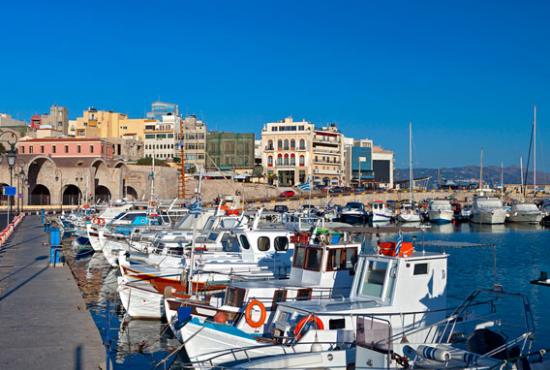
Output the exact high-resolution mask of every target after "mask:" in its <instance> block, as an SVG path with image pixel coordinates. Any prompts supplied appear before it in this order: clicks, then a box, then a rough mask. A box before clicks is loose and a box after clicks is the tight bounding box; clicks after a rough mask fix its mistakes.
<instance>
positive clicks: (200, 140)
mask: <svg viewBox="0 0 550 370" xmlns="http://www.w3.org/2000/svg"><path fill="white" fill-rule="evenodd" d="M206 132H207V128H206V124H205V123H204V122H203V121H201V120H200V119H198V118H197V117H196V116H195V115H189V116H187V117H185V118H184V119H183V143H184V145H185V148H184V154H185V165H186V167H188V168H189V167H191V166H193V167H194V168H195V170H196V171H197V172H200V171H203V170H205V168H206ZM177 156H178V157H179V156H180V155H179V154H178V155H177Z"/></svg>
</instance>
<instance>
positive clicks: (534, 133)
mask: <svg viewBox="0 0 550 370" xmlns="http://www.w3.org/2000/svg"><path fill="white" fill-rule="evenodd" d="M536 188H537V106H536V105H534V106H533V196H535V193H536Z"/></svg>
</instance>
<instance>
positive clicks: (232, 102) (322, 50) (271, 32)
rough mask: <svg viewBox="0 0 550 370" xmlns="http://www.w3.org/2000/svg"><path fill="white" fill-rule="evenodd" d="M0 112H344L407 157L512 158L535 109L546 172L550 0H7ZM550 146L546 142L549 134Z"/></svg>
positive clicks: (439, 161) (314, 116) (211, 121)
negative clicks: (164, 107) (176, 108)
mask: <svg viewBox="0 0 550 370" xmlns="http://www.w3.org/2000/svg"><path fill="white" fill-rule="evenodd" d="M1 13H2V16H1V18H2V22H0V45H1V58H0V86H1V88H0V112H8V113H11V114H13V115H14V116H16V117H19V118H24V119H28V118H29V117H30V115H31V114H33V113H40V112H43V111H46V110H47V109H48V107H49V105H50V104H52V103H57V104H60V105H66V106H67V107H68V108H69V111H70V115H71V116H73V117H74V116H76V115H77V114H79V113H80V112H81V111H82V110H83V109H85V108H86V107H88V106H91V105H93V106H96V107H97V108H100V109H112V110H117V111H122V112H125V113H128V114H129V115H130V116H134V117H138V116H143V115H144V113H145V112H146V111H147V110H148V108H149V104H150V103H151V101H153V100H155V99H157V98H159V97H160V98H161V99H162V100H166V101H171V102H177V103H179V104H180V107H181V109H182V111H183V112H188V113H195V114H197V115H199V116H200V117H202V118H203V119H205V120H206V122H207V123H208V125H209V127H210V128H212V129H218V130H235V131H243V132H245V131H255V132H256V133H259V132H260V130H261V127H262V124H263V123H265V122H267V121H273V120H278V119H281V118H283V117H285V116H288V115H292V116H293V117H294V118H296V119H300V118H306V119H308V120H311V121H314V122H316V123H319V124H323V123H327V122H337V123H338V125H339V127H340V128H341V129H342V130H343V131H344V132H345V133H346V134H348V135H349V136H355V137H369V138H372V139H374V140H375V142H376V143H378V144H380V145H383V146H384V147H387V148H390V149H393V150H395V152H396V155H397V160H396V164H397V166H398V167H405V166H406V165H407V123H408V121H412V122H413V125H414V144H415V149H414V154H415V160H414V162H415V165H416V166H421V167H445V166H454V165H463V164H476V163H478V158H479V149H480V147H482V146H483V147H484V150H485V158H486V163H488V164H499V163H500V162H501V161H503V162H504V163H505V165H509V164H514V165H515V164H517V163H518V162H519V156H520V155H524V157H525V155H526V154H525V153H526V151H527V146H528V140H529V133H530V131H529V130H530V124H531V120H532V105H533V104H537V106H538V111H539V115H538V121H539V127H540V130H539V138H540V140H539V152H538V156H539V165H540V167H544V168H546V169H550V160H546V159H545V157H547V155H546V154H548V153H550V147H549V145H550V143H548V138H549V134H550V121H547V120H546V117H550V114H547V112H548V111H549V110H550V92H549V91H550V90H549V88H550V68H549V67H550V65H549V60H550V58H549V57H550V43H549V42H548V40H549V39H550V38H549V36H550V35H549V33H550V32H549V31H550V25H549V24H550V22H548V19H550V3H548V2H545V1H521V2H517V1H516V2H511V1H378V2H374V1H332V2H323V1H295V0H294V1H292V0H291V1H281V0H277V1H257V0H256V1H195V2H190V1H181V0H180V1H162V0H159V1H155V2H152V1H147V2H145V1H143V2H141V1H116V0H111V1H102V0H94V1H91V0H90V1H66V2H64V1H48V2H46V1H40V2H39V1H36V2H32V1H23V0H22V1H17V2H13V1H11V2H6V3H3V4H2V11H1ZM547 143H548V144H547Z"/></svg>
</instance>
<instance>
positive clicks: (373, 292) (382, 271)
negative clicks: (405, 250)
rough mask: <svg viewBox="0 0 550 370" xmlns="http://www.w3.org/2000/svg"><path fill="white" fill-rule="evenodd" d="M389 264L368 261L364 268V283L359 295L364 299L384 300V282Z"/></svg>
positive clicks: (359, 288)
mask: <svg viewBox="0 0 550 370" xmlns="http://www.w3.org/2000/svg"><path fill="white" fill-rule="evenodd" d="M388 268H389V263H388V262H386V261H367V262H366V263H365V266H364V268H363V276H362V281H361V283H360V284H359V287H358V292H357V293H358V295H360V296H363V297H376V298H382V293H383V291H384V282H385V280H386V272H387V271H388Z"/></svg>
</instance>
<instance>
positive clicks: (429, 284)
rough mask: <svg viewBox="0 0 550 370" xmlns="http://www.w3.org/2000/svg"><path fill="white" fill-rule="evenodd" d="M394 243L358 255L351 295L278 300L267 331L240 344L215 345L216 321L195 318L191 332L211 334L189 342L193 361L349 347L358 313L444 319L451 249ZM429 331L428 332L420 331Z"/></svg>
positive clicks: (399, 323) (397, 319)
mask: <svg viewBox="0 0 550 370" xmlns="http://www.w3.org/2000/svg"><path fill="white" fill-rule="evenodd" d="M393 246H394V249H393V250H392V249H391V248H390V249H389V250H388V249H387V248H385V247H384V248H383V249H382V250H383V253H385V254H375V255H363V256H361V257H360V259H359V262H358V264H357V270H356V271H357V272H356V274H355V278H354V282H353V285H352V289H351V294H350V296H349V297H348V298H344V299H327V300H311V301H305V302H280V303H278V305H277V310H276V312H275V314H274V316H273V320H272V321H271V323H270V324H269V326H268V327H269V328H270V332H269V333H268V334H264V335H261V336H259V335H257V334H250V333H246V332H244V331H238V333H239V334H240V338H239V347H240V349H235V348H233V347H231V348H230V349H224V348H223V346H225V344H224V345H221V347H222V348H221V349H220V350H214V348H217V346H216V347H214V346H213V345H212V343H219V342H223V343H226V339H225V338H224V339H220V334H218V333H217V332H216V329H219V328H218V326H217V325H216V323H215V322H212V321H208V320H205V321H204V322H202V323H201V322H200V321H199V320H198V319H197V318H193V319H191V321H190V322H188V323H187V324H186V325H184V326H183V330H187V331H188V332H187V333H186V337H188V338H190V337H192V336H194V335H195V336H199V335H201V333H202V332H203V331H204V330H207V329H205V328H209V329H213V330H208V331H207V333H210V334H211V335H212V336H211V337H210V338H208V339H207V340H205V342H204V343H202V344H201V345H202V348H200V346H199V345H197V346H193V347H189V348H186V350H187V354H188V355H189V358H190V360H191V362H193V363H194V366H218V365H222V364H223V365H224V366H226V365H227V366H230V365H231V364H235V363H238V362H239V361H250V360H251V359H255V358H260V357H266V356H280V355H285V354H291V353H292V354H294V353H306V352H311V348H312V344H313V343H315V345H316V347H317V348H319V349H320V350H328V349H329V348H333V346H332V344H333V343H338V342H343V343H348V345H347V347H350V344H351V343H353V342H354V340H355V326H356V318H357V315H377V314H382V315H384V318H385V319H386V320H389V321H390V322H391V323H392V325H394V326H395V327H396V328H400V329H403V328H406V327H410V326H416V327H418V326H420V325H422V326H425V325H431V324H433V323H435V322H438V321H439V320H441V319H443V318H444V317H445V314H444V311H441V310H442V309H443V308H445V306H446V284H447V277H446V271H447V255H446V254H444V253H417V252H413V250H412V245H411V244H410V243H404V246H403V247H402V250H401V251H400V252H398V254H397V255H393V254H392V253H395V244H393ZM232 330H233V329H232ZM221 336H225V334H222V335H221ZM425 336H426V332H423V333H420V334H419V337H425ZM193 339H194V338H193ZM193 339H192V340H193ZM343 345H344V346H345V344H343ZM208 346H209V347H208ZM204 348H212V349H213V350H210V351H205V350H204ZM244 367H247V365H245V366H244ZM268 367H269V366H268Z"/></svg>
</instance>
